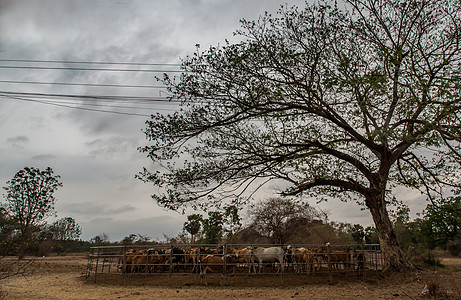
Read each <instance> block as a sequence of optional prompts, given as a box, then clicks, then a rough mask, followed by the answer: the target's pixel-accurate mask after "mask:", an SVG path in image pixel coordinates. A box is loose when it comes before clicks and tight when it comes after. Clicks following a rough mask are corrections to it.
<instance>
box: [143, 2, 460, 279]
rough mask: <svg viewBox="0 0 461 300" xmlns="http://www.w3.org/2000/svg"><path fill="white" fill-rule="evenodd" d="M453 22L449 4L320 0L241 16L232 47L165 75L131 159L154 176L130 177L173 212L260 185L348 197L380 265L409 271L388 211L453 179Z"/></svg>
mask: <svg viewBox="0 0 461 300" xmlns="http://www.w3.org/2000/svg"><path fill="white" fill-rule="evenodd" d="M306 2H307V1H306ZM460 28H461V3H460V1H459V0H424V1H422V0H345V1H341V5H339V4H338V5H336V1H329V0H325V1H323V0H320V1H315V3H313V4H308V3H306V6H305V8H303V9H299V8H297V7H284V8H282V9H280V11H279V14H278V15H271V14H269V13H267V14H265V15H263V16H261V17H260V18H259V19H258V20H256V21H243V22H242V28H241V30H239V31H237V35H238V36H239V37H241V38H242V40H241V41H239V42H236V43H233V44H231V43H228V44H225V45H224V46H216V47H210V48H209V49H207V50H205V51H201V50H200V49H198V50H197V53H195V54H194V55H191V56H189V57H187V58H185V59H184V61H183V64H182V67H183V70H184V73H183V74H182V75H181V76H180V77H179V78H178V77H176V76H175V77H172V76H168V75H166V74H165V76H164V79H163V83H164V84H166V85H167V86H168V90H169V92H170V93H171V99H174V100H177V101H179V102H180V104H181V109H180V110H178V111H176V112H174V113H172V114H170V115H164V114H160V113H159V114H157V115H152V117H151V119H150V120H148V121H147V122H146V130H145V133H146V137H147V138H148V140H149V141H150V142H149V143H150V145H148V146H146V147H143V148H141V151H143V152H144V153H146V155H147V156H148V157H149V158H150V159H152V160H153V161H154V163H159V165H161V166H163V167H164V168H162V169H161V170H160V168H152V169H155V170H156V172H150V171H149V170H148V169H147V168H145V169H144V171H143V172H142V173H141V174H140V175H139V177H140V178H141V179H142V180H144V181H146V182H152V183H153V184H155V186H156V187H158V186H160V187H162V188H163V190H164V191H165V192H164V193H158V194H156V195H154V196H153V197H154V198H155V199H156V200H157V202H158V203H159V204H161V205H163V206H165V207H168V208H172V209H177V208H178V207H182V206H184V205H186V204H188V203H190V204H193V205H197V203H201V204H206V205H209V206H211V205H215V204H217V203H219V202H221V201H222V199H223V194H225V195H227V196H232V195H234V194H235V193H236V192H238V193H239V194H242V193H244V190H245V188H249V189H251V190H250V191H252V190H253V187H254V188H259V187H260V186H261V185H262V184H263V183H265V182H269V181H271V180H285V181H286V182H287V184H288V185H287V189H286V190H285V191H284V194H286V195H303V194H307V195H310V196H315V197H317V196H318V195H322V196H323V197H322V198H323V199H326V200H331V199H338V198H339V199H344V200H349V199H353V200H354V201H360V203H361V204H363V206H364V207H366V208H367V209H368V210H369V212H370V214H371V217H372V218H373V221H374V225H375V228H376V233H377V235H378V237H379V240H380V244H381V249H382V251H383V259H384V267H383V268H384V270H391V269H395V270H400V269H403V268H406V267H411V265H410V264H408V263H407V261H406V259H405V257H404V256H403V253H402V251H401V249H400V247H399V244H398V241H397V237H396V234H395V232H394V229H393V227H392V222H391V220H390V218H389V212H388V203H389V200H390V197H391V195H392V193H393V192H395V189H394V188H395V187H396V186H397V185H404V186H407V187H410V188H417V189H420V190H421V191H422V192H424V193H426V194H427V195H428V196H430V197H432V196H433V195H434V194H436V193H439V192H440V191H444V188H446V187H450V186H451V185H458V184H456V182H458V183H459V178H460V176H461V173H460V172H459V164H458V162H459V159H460V157H461V154H460V152H459V149H460V142H461V119H460V117H459V116H460V105H461V97H460V87H459V82H460V76H461V73H460V72H461V68H460V61H461V34H460ZM178 158H179V159H178ZM159 170H160V171H159ZM252 184H253V185H252Z"/></svg>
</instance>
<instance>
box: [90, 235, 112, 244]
mask: <svg viewBox="0 0 461 300" xmlns="http://www.w3.org/2000/svg"><path fill="white" fill-rule="evenodd" d="M108 242H109V236H108V235H107V233H104V232H103V233H100V234H98V235H97V236H95V237H93V238H92V239H91V240H90V243H93V244H103V243H108Z"/></svg>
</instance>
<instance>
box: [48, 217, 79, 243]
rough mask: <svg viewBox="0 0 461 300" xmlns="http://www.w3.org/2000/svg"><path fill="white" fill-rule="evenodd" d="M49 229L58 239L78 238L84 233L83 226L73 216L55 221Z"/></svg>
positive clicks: (55, 238) (69, 239)
mask: <svg viewBox="0 0 461 300" xmlns="http://www.w3.org/2000/svg"><path fill="white" fill-rule="evenodd" d="M49 230H50V231H51V233H52V235H53V239H54V240H58V241H71V240H77V239H78V238H80V236H81V235H82V228H81V227H80V225H79V224H78V223H77V222H75V220H74V219H73V218H71V217H66V218H62V219H59V220H57V221H55V222H53V224H52V225H51V226H50V228H49Z"/></svg>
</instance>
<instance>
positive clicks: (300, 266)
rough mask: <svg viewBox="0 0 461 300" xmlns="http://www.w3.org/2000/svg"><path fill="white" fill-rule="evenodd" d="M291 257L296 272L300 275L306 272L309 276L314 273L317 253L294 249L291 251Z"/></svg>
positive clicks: (304, 249)
mask: <svg viewBox="0 0 461 300" xmlns="http://www.w3.org/2000/svg"><path fill="white" fill-rule="evenodd" d="M291 257H292V260H293V267H294V270H295V271H296V272H297V273H298V274H300V273H302V272H304V270H305V271H306V273H307V275H309V274H310V272H311V271H312V274H313V273H314V270H315V268H314V261H315V253H314V252H313V251H310V250H309V249H306V248H293V249H291Z"/></svg>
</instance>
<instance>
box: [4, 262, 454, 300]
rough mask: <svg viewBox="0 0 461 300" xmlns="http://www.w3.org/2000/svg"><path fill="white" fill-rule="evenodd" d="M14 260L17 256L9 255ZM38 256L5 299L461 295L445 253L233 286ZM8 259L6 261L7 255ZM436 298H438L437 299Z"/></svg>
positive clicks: (243, 280) (237, 281)
mask: <svg viewBox="0 0 461 300" xmlns="http://www.w3.org/2000/svg"><path fill="white" fill-rule="evenodd" d="M8 259H10V260H11V259H12V258H8ZM27 260H35V261H34V262H33V264H32V265H31V266H30V267H29V268H28V269H27V271H26V274H24V275H19V276H15V277H13V278H7V279H4V280H2V281H0V286H1V295H2V296H0V299H1V298H2V297H3V298H4V299H130V300H133V299H134V300H137V299H160V298H163V299H183V300H185V299H215V300H218V299H241V298H243V299H291V298H293V299H297V298H298V299H341V300H343V299H430V298H431V297H430V295H427V296H426V297H423V296H422V294H421V292H422V291H423V289H424V286H425V285H427V286H428V290H431V291H433V292H435V293H436V295H437V298H436V299H461V259H459V258H442V263H444V264H445V265H446V266H445V267H444V268H438V269H436V270H419V271H415V272H411V273H405V274H394V275H390V276H389V275H386V276H383V275H382V274H377V273H371V274H367V276H366V279H365V280H364V279H363V278H357V277H355V276H351V275H347V276H346V275H343V276H335V277H333V284H329V283H328V276H325V275H315V276H312V275H310V276H306V275H292V276H285V278H284V286H282V285H281V278H280V276H264V277H262V278H254V277H252V276H251V277H247V276H235V277H233V278H230V279H229V286H224V287H223V286H221V285H220V276H218V275H214V276H208V277H207V278H208V283H209V285H208V286H204V285H203V284H202V283H201V281H200V278H199V276H198V275H187V276H185V275H177V276H174V277H173V278H172V284H171V285H170V284H169V282H168V276H149V277H141V276H137V277H133V276H131V277H127V278H126V279H125V282H124V283H123V284H122V281H121V276H116V275H111V276H103V275H101V276H99V275H98V277H97V278H96V283H94V277H93V276H91V277H90V278H86V277H85V274H84V273H85V269H86V263H87V260H86V257H84V256H65V257H46V258H27ZM3 261H5V260H3ZM432 299H434V298H432Z"/></svg>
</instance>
